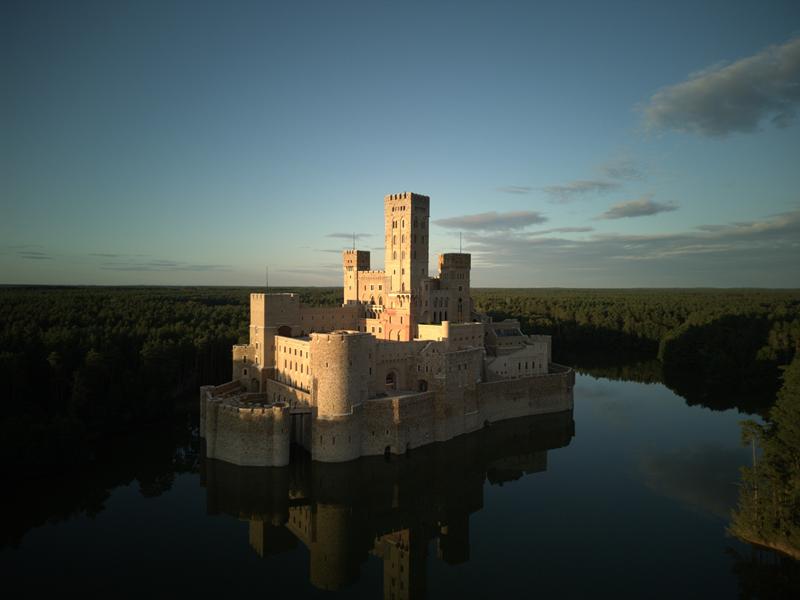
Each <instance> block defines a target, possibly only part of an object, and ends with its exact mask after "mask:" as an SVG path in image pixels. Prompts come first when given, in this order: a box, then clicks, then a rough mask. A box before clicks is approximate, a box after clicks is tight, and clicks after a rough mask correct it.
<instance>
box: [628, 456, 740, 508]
mask: <svg viewBox="0 0 800 600" xmlns="http://www.w3.org/2000/svg"><path fill="white" fill-rule="evenodd" d="M746 456H747V454H746V450H742V449H740V448H733V449H731V448H725V447H722V446H718V445H712V444H701V445H698V446H691V447H688V448H683V449H680V450H675V451H672V452H666V453H660V454H659V453H646V454H644V455H643V456H642V458H641V461H640V468H641V471H642V474H643V476H644V480H645V483H646V484H647V486H648V487H649V488H650V489H651V490H653V491H654V492H656V493H658V494H661V495H663V496H666V497H669V498H674V499H675V500H678V501H679V502H680V503H682V504H684V505H685V506H689V507H692V508H695V509H699V510H701V511H703V512H708V513H711V514H713V515H716V516H718V517H720V518H722V519H728V518H729V517H730V511H731V509H732V508H734V507H735V506H736V500H737V497H738V487H737V486H738V484H739V481H740V479H741V474H740V472H739V467H740V466H741V465H742V464H743V462H744V461H745V460H746V458H745V457H746Z"/></svg>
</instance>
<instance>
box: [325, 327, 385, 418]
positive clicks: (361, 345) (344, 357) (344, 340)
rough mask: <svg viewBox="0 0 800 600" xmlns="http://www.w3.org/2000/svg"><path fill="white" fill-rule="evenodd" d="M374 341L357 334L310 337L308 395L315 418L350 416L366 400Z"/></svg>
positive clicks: (337, 332) (366, 336)
mask: <svg viewBox="0 0 800 600" xmlns="http://www.w3.org/2000/svg"><path fill="white" fill-rule="evenodd" d="M374 341H375V338H374V337H372V335H370V334H368V333H361V332H358V331H333V332H331V333H312V334H311V372H312V374H313V383H312V387H311V394H312V402H313V403H314V404H316V406H317V417H318V418H323V419H325V418H334V417H341V416H345V415H350V414H352V412H353V407H354V406H358V405H359V404H362V403H363V402H364V401H365V400H366V399H367V389H368V384H369V378H370V376H371V373H370V370H371V363H372V360H373V359H372V357H373V354H374V352H373V345H374Z"/></svg>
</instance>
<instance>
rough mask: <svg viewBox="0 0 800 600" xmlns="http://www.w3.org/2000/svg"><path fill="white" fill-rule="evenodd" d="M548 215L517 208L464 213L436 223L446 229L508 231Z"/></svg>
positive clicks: (540, 221) (532, 223)
mask: <svg viewBox="0 0 800 600" xmlns="http://www.w3.org/2000/svg"><path fill="white" fill-rule="evenodd" d="M545 221H547V217H545V216H543V215H542V214H541V213H539V212H537V211H535V210H517V211H512V212H507V213H498V212H496V211H492V212H485V213H480V214H477V215H463V216H461V217H450V218H448V219H439V220H437V221H434V224H435V225H438V226H439V227H444V228H446V229H468V230H475V231H507V230H510V229H523V228H525V227H527V226H528V225H534V224H536V223H544V222H545Z"/></svg>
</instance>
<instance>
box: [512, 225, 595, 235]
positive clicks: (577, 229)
mask: <svg viewBox="0 0 800 600" xmlns="http://www.w3.org/2000/svg"><path fill="white" fill-rule="evenodd" d="M589 231H594V227H555V228H553V229H540V230H538V231H527V232H526V235H548V234H551V233H586V232H589Z"/></svg>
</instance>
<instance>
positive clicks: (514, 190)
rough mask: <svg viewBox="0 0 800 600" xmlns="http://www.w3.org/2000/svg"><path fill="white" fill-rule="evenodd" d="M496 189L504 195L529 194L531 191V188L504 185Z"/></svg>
mask: <svg viewBox="0 0 800 600" xmlns="http://www.w3.org/2000/svg"><path fill="white" fill-rule="evenodd" d="M496 189H497V191H498V192H503V193H504V194H530V193H531V192H532V191H533V188H532V187H530V186H527V185H504V186H502V187H499V188H496Z"/></svg>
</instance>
